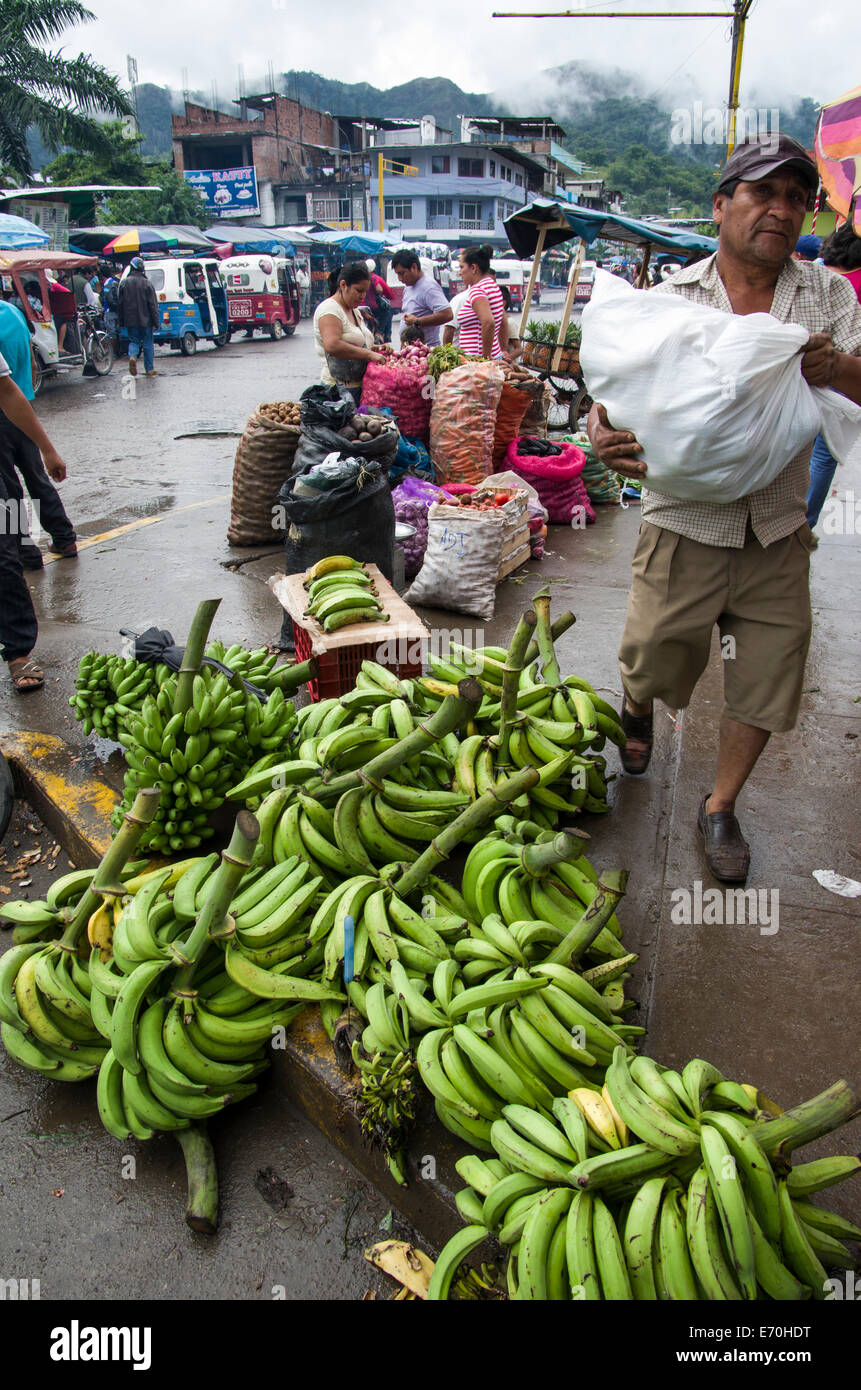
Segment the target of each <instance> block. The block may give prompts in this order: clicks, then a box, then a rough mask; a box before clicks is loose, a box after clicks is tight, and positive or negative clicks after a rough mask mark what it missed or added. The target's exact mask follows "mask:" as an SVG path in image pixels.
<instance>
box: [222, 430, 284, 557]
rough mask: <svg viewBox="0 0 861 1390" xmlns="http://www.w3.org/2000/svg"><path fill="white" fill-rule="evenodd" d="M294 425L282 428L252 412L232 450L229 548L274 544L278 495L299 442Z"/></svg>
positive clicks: (277, 529)
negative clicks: (236, 445) (233, 461)
mask: <svg viewBox="0 0 861 1390" xmlns="http://www.w3.org/2000/svg"><path fill="white" fill-rule="evenodd" d="M299 433H300V431H299V426H298V425H282V424H278V423H277V422H276V421H274V420H270V419H268V418H267V417H266V416H265V415H261V414H260V411H259V410H255V412H254V414H253V415H252V416H251V419H250V420H249V421H248V424H247V425H246V426H245V433H244V434H243V436H242V438H241V439H240V441H239V445H238V447H237V450H236V461H235V463H234V465H233V496H232V497H231V500H230V527H229V529H228V532H227V539H228V541H229V543H230V544H231V545H258V544H261V543H263V542H270V543H272V544H277V543H279V542H280V540H281V531H282V529H283V527H281V526H280V525H276V524H274V523H275V522H276V521H277V519H278V512H277V508H278V494H279V492H280V491H281V487H282V485H283V484H284V482H285V481H286V479H287V478H289V477H290V473H291V471H292V468H293V457H294V455H295V453H296V445H297V443H298V442H299Z"/></svg>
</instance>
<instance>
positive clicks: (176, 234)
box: [69, 223, 212, 255]
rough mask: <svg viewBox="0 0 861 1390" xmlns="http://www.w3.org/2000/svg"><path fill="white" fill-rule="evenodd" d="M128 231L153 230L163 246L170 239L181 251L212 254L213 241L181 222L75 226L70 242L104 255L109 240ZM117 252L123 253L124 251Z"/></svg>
mask: <svg viewBox="0 0 861 1390" xmlns="http://www.w3.org/2000/svg"><path fill="white" fill-rule="evenodd" d="M126 232H137V233H138V235H140V234H141V233H144V234H145V233H148V232H152V233H153V234H154V235H155V236H159V237H161V238H162V240H161V246H162V247H164V245H165V241H170V242H171V243H172V245H173V246H175V247H176V248H177V249H178V250H180V251H194V252H196V253H197V254H198V255H211V254H212V242H211V241H210V240H209V237H207V236H204V234H203V232H201V231H199V230H198V228H197V227H187V226H182V225H181V224H179V223H176V224H174V223H172V224H170V225H169V226H163V227H123V226H116V225H115V226H105V227H74V228H72V229H70V232H69V242H70V244H71V243H72V242H74V245H75V248H76V249H79V250H81V251H83V252H88V253H90V254H97V255H103V254H105V247H106V246H107V244H108V242H109V241H113V240H114V238H115V237H118V236H121V235H123V233H126ZM117 254H118V255H122V254H123V252H118V253H117Z"/></svg>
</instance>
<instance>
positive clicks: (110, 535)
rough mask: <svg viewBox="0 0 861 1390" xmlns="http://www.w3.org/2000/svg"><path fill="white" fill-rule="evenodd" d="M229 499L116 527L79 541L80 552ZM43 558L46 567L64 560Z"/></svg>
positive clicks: (191, 505) (225, 495) (187, 506)
mask: <svg viewBox="0 0 861 1390" xmlns="http://www.w3.org/2000/svg"><path fill="white" fill-rule="evenodd" d="M229 497H230V493H229V492H225V493H222V495H221V496H220V497H208V498H207V500H206V501H205V502H187V503H186V504H185V506H184V507H174V508H172V510H171V511H169V512H160V513H159V515H158V516H143V517H141V518H140V519H139V520H138V521H127V522H126V524H125V526H115V527H114V528H113V530H111V531H102V532H101V534H100V535H98V536H87V538H86V540H83V541H78V550H79V551H80V550H89V548H90V546H92V545H101V543H102V541H112V540H114V539H115V537H116V536H124V535H126V533H127V532H128V531H139V530H140V528H141V527H142V526H155V524H156V522H157V521H167V520H169V518H170V517H172V516H177V515H178V514H179V513H180V512H193V511H194V510H195V508H196V507H212V506H214V505H215V503H216V502H226V501H227V500H228V499H229ZM42 558H43V560H44V562H45V564H46V565H50V564H53V562H54V561H55V560H62V558H63V557H62V555H52V554H50V552H47V553H46V554H45V555H43V557H42Z"/></svg>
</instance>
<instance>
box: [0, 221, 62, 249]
mask: <svg viewBox="0 0 861 1390" xmlns="http://www.w3.org/2000/svg"><path fill="white" fill-rule="evenodd" d="M50 240H51V238H50V236H49V235H48V233H47V232H43V231H42V228H41V227H37V226H36V223H35V222H28V221H27V219H26V217H13V216H12V215H11V213H8V212H0V248H3V249H6V250H9V251H16V250H19V249H21V248H26V247H28V246H47V245H48V242H49V241H50Z"/></svg>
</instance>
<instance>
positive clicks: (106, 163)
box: [43, 121, 147, 185]
mask: <svg viewBox="0 0 861 1390" xmlns="http://www.w3.org/2000/svg"><path fill="white" fill-rule="evenodd" d="M102 130H103V131H104V134H105V138H106V140H107V141H108V142H109V143H108V144H107V146H106V148H105V149H104V150H102V151H101V152H100V153H99V154H86V153H82V152H81V151H80V150H70V151H68V152H66V153H64V154H61V155H58V156H57V158H56V159H54V160H52V161H51V163H50V164H48V165H46V166H45V169H44V171H43V172H44V175H45V178H46V179H47V181H48V182H49V183H56V184H66V185H69V184H76V183H146V182H147V166H146V165H145V164H144V161H143V158H142V156H141V152H140V143H141V138H140V136H139V135H131V136H130V135H126V133H125V129H124V127H123V123H122V121H107V122H106V123H105V124H104V125H103V127H102Z"/></svg>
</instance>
